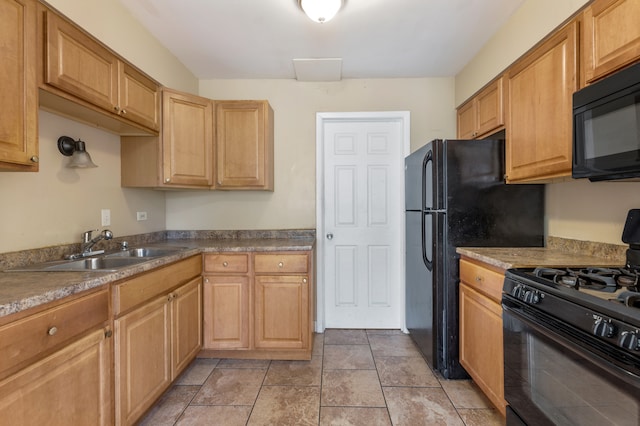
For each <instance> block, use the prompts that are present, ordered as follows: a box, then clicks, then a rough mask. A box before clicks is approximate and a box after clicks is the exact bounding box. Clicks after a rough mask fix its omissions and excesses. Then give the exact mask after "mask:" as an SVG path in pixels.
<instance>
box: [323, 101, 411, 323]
mask: <svg viewBox="0 0 640 426" xmlns="http://www.w3.org/2000/svg"><path fill="white" fill-rule="evenodd" d="M387 114H391V113H387ZM402 114H403V116H402V118H398V117H394V116H393V114H392V115H387V116H385V113H368V114H367V113H360V116H358V114H351V115H349V114H347V117H344V116H342V117H341V116H339V115H338V116H336V117H334V119H331V117H330V116H326V115H325V116H323V117H321V118H322V119H321V120H320V121H319V124H320V122H321V127H322V129H321V132H319V135H320V133H321V134H322V135H321V138H322V139H321V140H320V141H319V142H320V143H321V145H322V171H323V179H322V180H323V182H322V190H321V192H322V199H321V200H319V201H320V203H319V205H318V206H319V210H321V212H320V213H319V216H321V217H322V218H321V220H320V221H319V222H318V223H319V226H318V228H319V229H318V231H319V232H318V239H319V243H320V239H321V240H322V241H321V244H318V248H319V251H321V252H322V253H321V255H320V256H319V259H320V260H321V264H320V265H319V269H320V270H321V271H319V276H320V277H322V281H323V282H322V285H323V287H324V298H323V299H324V300H323V302H324V326H325V327H329V328H403V329H404V274H403V271H404V267H403V265H404V256H403V247H404V155H405V153H406V151H408V133H409V132H408V127H409V126H408V119H409V118H408V113H402ZM404 114H406V115H404ZM319 116H322V114H319ZM318 281H321V279H319V280H318ZM319 291H320V288H319ZM319 299H321V298H319ZM321 302H322V300H321ZM319 310H320V309H319ZM318 316H319V317H320V315H318ZM319 319H320V318H319ZM316 328H318V327H316Z"/></svg>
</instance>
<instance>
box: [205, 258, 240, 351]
mask: <svg viewBox="0 0 640 426" xmlns="http://www.w3.org/2000/svg"><path fill="white" fill-rule="evenodd" d="M249 262H250V258H249V254H248V253H239V254H224V253H222V254H207V255H205V256H204V274H205V275H204V284H203V286H204V312H205V316H204V342H203V347H204V348H205V349H249V330H250V328H251V327H250V321H251V319H250V318H251V317H250V315H249V311H250V306H251V299H250V293H251V291H250V286H251V277H250V275H249V266H250V263H249Z"/></svg>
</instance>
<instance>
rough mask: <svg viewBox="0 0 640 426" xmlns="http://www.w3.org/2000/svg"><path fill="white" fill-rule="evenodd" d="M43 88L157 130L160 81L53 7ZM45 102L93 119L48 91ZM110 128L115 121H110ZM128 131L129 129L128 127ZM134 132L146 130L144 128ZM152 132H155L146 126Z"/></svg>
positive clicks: (46, 16)
mask: <svg viewBox="0 0 640 426" xmlns="http://www.w3.org/2000/svg"><path fill="white" fill-rule="evenodd" d="M42 19H43V22H42V26H43V27H44V28H43V32H44V34H43V38H44V41H43V43H44V44H43V49H44V53H43V61H44V63H43V84H42V85H41V86H42V88H43V89H44V90H46V91H49V92H52V93H53V94H55V95H58V96H59V97H62V98H63V99H66V100H70V101H73V102H76V103H80V104H81V105H84V106H90V107H97V108H100V110H101V112H102V114H104V113H107V114H106V115H108V116H110V117H112V118H115V119H116V120H120V121H122V120H124V121H126V122H127V123H134V124H135V125H137V126H136V127H138V128H140V126H142V127H144V128H147V129H150V130H153V131H157V130H158V129H159V124H160V122H159V120H160V87H159V85H158V84H157V83H156V82H154V81H153V80H152V79H150V78H149V77H147V76H145V75H144V74H142V73H141V72H140V71H137V70H136V69H135V68H134V67H133V66H131V65H130V64H128V63H126V62H125V61H123V60H122V59H121V58H120V57H118V56H117V55H116V54H114V53H113V52H112V51H110V50H109V49H108V48H107V47H105V46H104V45H103V44H101V43H100V42H99V41H98V40H96V39H95V38H93V37H91V36H90V35H88V34H87V33H85V32H84V31H83V30H81V29H80V28H79V27H77V26H76V25H74V24H73V23H71V22H69V21H67V20H66V19H64V18H63V17H61V16H59V15H58V14H56V13H55V12H53V11H51V10H48V9H46V10H44V12H43V17H42ZM43 100H44V105H45V106H49V107H51V108H53V109H57V110H62V111H63V112H68V113H71V114H72V115H74V116H76V118H79V119H85V120H91V118H90V114H91V112H92V111H93V112H94V113H95V110H91V111H88V112H86V114H87V116H83V115H82V113H81V112H77V111H66V110H65V108H71V109H73V108H76V109H77V106H74V105H71V106H65V104H64V102H62V101H61V100H58V101H57V103H56V100H55V98H52V97H51V96H44V97H43ZM106 125H107V126H108V128H111V130H116V131H119V129H113V126H112V125H109V123H107V124H106ZM123 131H124V133H129V132H127V131H126V130H123ZM130 133H133V134H144V133H145V132H140V131H139V130H138V131H136V130H133V131H131V132H130ZM146 133H151V132H148V131H147V132H146Z"/></svg>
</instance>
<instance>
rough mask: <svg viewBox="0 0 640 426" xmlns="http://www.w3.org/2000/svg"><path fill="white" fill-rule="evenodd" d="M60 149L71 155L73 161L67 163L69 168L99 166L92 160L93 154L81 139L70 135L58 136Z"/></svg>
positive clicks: (67, 155) (65, 154)
mask: <svg viewBox="0 0 640 426" xmlns="http://www.w3.org/2000/svg"><path fill="white" fill-rule="evenodd" d="M58 151H60V153H61V154H62V155H64V156H66V157H71V161H69V162H68V163H67V167H68V168H71V169H86V168H90V167H98V166H96V165H95V164H94V162H93V161H91V156H90V155H89V153H88V152H87V150H86V147H85V144H84V142H83V141H81V140H80V139H78V140H77V141H76V140H73V138H71V137H69V136H60V137H59V138H58Z"/></svg>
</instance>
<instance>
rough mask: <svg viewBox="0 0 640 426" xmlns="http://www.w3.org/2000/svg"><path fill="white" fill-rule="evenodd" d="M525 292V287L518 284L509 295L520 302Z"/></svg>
mask: <svg viewBox="0 0 640 426" xmlns="http://www.w3.org/2000/svg"><path fill="white" fill-rule="evenodd" d="M525 290H526V287H524V286H522V285H520V284H518V285H517V286H515V287H514V288H513V290H511V295H512V296H513V297H515V298H516V299H520V300H522V298H523V297H524V294H525Z"/></svg>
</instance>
